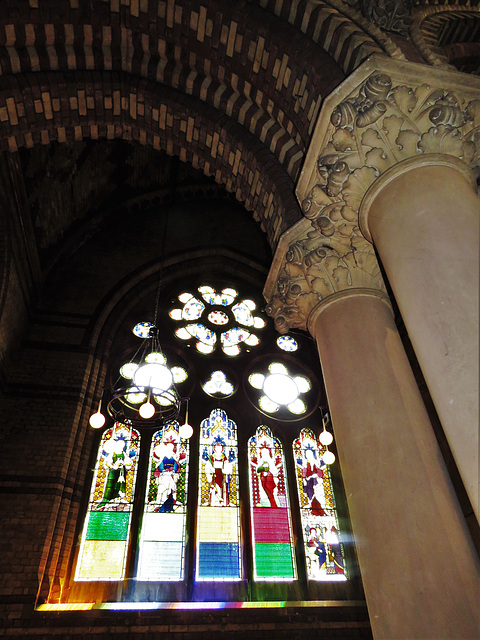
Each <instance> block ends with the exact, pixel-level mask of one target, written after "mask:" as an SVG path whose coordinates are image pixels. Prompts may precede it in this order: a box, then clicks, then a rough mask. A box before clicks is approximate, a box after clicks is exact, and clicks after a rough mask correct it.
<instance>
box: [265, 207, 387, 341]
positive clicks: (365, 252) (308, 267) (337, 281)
mask: <svg viewBox="0 0 480 640" xmlns="http://www.w3.org/2000/svg"><path fill="white" fill-rule="evenodd" d="M332 215H333V217H337V216H341V214H340V213H339V212H336V213H335V212H333V213H332ZM324 220H327V219H326V218H324V219H316V220H314V221H312V223H311V231H309V232H308V233H307V237H305V238H302V239H301V240H297V241H295V242H293V243H292V244H290V246H289V249H288V251H287V253H286V256H285V262H284V265H283V268H282V270H281V272H280V275H279V277H278V279H277V286H276V291H275V294H274V295H273V296H272V298H271V300H270V302H269V303H268V304H267V307H266V311H267V313H268V315H270V316H271V317H273V319H274V321H275V326H276V328H277V330H278V331H279V332H280V333H286V332H287V331H288V330H289V329H292V328H299V329H306V328H307V322H308V316H309V315H310V312H311V311H312V310H313V309H314V307H316V306H317V304H318V303H319V302H320V301H321V300H323V299H324V298H327V297H328V296H329V295H331V294H333V293H336V292H337V291H344V290H347V289H354V288H370V289H371V288H374V289H377V290H380V291H383V292H385V285H384V282H383V279H382V276H381V273H380V268H379V266H378V262H377V259H376V257H375V254H374V252H373V248H372V245H371V244H370V243H368V242H367V241H366V240H365V238H363V236H361V235H360V234H357V233H355V230H352V229H351V224H350V223H346V224H345V223H344V222H342V221H341V220H340V221H339V225H338V227H339V228H340V231H338V234H340V235H341V234H342V233H343V234H344V237H345V241H344V242H342V241H341V240H339V239H338V237H335V236H336V235H337V234H336V233H335V229H337V227H332V225H331V223H329V222H328V220H327V222H326V223H325V225H323V223H324ZM342 220H344V219H342ZM322 225H323V226H322ZM329 234H330V238H329V237H328V236H329ZM352 234H353V235H352Z"/></svg>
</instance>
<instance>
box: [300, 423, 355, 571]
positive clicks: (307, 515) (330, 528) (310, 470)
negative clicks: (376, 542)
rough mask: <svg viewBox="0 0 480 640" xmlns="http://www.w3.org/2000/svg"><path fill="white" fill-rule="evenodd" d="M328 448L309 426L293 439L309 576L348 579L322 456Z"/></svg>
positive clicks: (333, 503) (328, 477)
mask: <svg viewBox="0 0 480 640" xmlns="http://www.w3.org/2000/svg"><path fill="white" fill-rule="evenodd" d="M325 451H326V448H325V447H324V446H323V445H322V444H321V443H320V442H319V441H318V440H317V439H316V437H315V435H314V434H313V432H312V431H310V429H302V431H301V432H300V436H299V437H298V438H297V439H296V440H295V441H294V443H293V455H294V459H295V470H296V478H297V488H298V496H299V501H300V511H301V523H302V531H303V541H304V546H305V557H306V562H307V577H308V578H309V579H310V580H317V581H322V580H323V581H328V580H346V575H345V562H344V555H343V545H342V542H341V533H340V529H339V526H338V519H337V512H336V509H335V497H334V494H333V488H332V482H331V478H330V471H329V468H328V466H327V465H326V464H325V463H324V462H323V460H322V455H323V453H324V452H325Z"/></svg>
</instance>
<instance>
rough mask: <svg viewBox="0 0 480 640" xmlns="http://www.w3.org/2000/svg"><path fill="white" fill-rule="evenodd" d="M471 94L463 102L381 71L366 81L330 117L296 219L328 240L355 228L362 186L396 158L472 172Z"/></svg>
mask: <svg viewBox="0 0 480 640" xmlns="http://www.w3.org/2000/svg"><path fill="white" fill-rule="evenodd" d="M478 95H479V93H478V90H477V91H476V92H475V91H474V90H472V93H471V95H470V97H467V98H465V97H460V96H458V95H456V94H455V93H454V92H452V91H447V90H445V89H442V88H435V87H432V86H430V85H428V84H422V85H419V86H416V87H413V86H407V85H405V84H396V83H395V82H394V81H393V80H392V78H391V77H390V76H389V75H387V74H385V73H375V74H373V75H371V76H370V77H369V78H367V80H366V81H365V82H364V83H363V84H362V85H361V86H360V88H358V89H357V90H356V92H355V94H354V95H351V96H350V97H348V98H347V99H346V100H343V101H342V102H341V103H340V104H338V105H337V106H336V107H335V109H334V110H333V112H332V114H331V117H330V122H331V125H332V127H333V131H332V133H331V134H330V136H329V138H328V142H327V144H326V146H324V148H323V150H322V152H321V155H320V156H319V157H318V158H317V164H316V184H315V186H314V187H313V189H311V191H310V193H308V195H307V197H306V198H304V200H303V202H302V210H303V213H304V215H305V216H306V217H307V218H309V219H310V220H311V221H312V222H316V221H318V220H321V222H320V223H319V222H316V224H317V226H318V228H321V229H322V230H325V231H327V232H328V234H330V235H328V237H329V238H332V235H334V234H335V235H336V236H338V235H339V234H340V235H341V236H343V235H344V234H345V232H346V229H347V226H350V228H351V229H352V232H353V230H354V229H356V224H355V223H356V221H357V220H358V209H359V207H360V203H361V201H362V199H363V197H364V195H365V193H366V191H367V189H368V188H369V187H370V185H371V184H373V182H375V180H376V179H377V178H378V177H379V176H380V175H381V174H382V173H384V172H385V171H386V170H387V169H389V168H390V167H393V166H394V165H395V164H397V163H399V162H401V161H402V160H406V159H408V158H413V157H417V156H421V155H422V154H431V153H435V154H438V153H440V154H444V155H447V156H453V157H455V158H459V159H461V160H463V161H464V162H465V163H466V164H467V165H469V166H470V167H471V168H472V169H474V170H478V167H479V164H480V98H478V97H475V96H478ZM332 214H333V215H332ZM327 220H328V222H327ZM333 227H335V231H334V234H332V228H333ZM325 235H326V234H325Z"/></svg>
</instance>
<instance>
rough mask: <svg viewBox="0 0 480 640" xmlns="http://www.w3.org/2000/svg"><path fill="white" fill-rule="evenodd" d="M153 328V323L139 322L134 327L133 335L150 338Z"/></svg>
mask: <svg viewBox="0 0 480 640" xmlns="http://www.w3.org/2000/svg"><path fill="white" fill-rule="evenodd" d="M152 327H153V324H152V323H151V322H139V323H138V324H136V325H135V326H134V327H133V333H134V334H135V335H136V336H137V338H148V336H149V335H150V329H151V328H152Z"/></svg>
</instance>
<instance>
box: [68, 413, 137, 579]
mask: <svg viewBox="0 0 480 640" xmlns="http://www.w3.org/2000/svg"><path fill="white" fill-rule="evenodd" d="M139 446H140V435H139V433H138V431H136V430H135V429H132V428H130V427H128V426H126V425H123V424H120V423H119V422H116V423H115V425H114V426H113V427H112V428H111V429H107V431H105V433H104V434H103V437H102V441H101V443H100V447H99V450H98V456H97V462H96V465H95V474H94V478H93V482H92V489H91V492H90V500H89V504H88V510H87V516H86V518H85V524H84V527H83V534H82V542H81V545H80V552H79V557H78V562H77V570H76V574H75V580H77V581H83V580H89V581H95V580H122V579H123V578H124V577H125V564H126V559H127V549H128V538H129V533H130V525H131V519H132V509H133V497H134V492H135V480H136V474H137V460H138V452H139Z"/></svg>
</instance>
